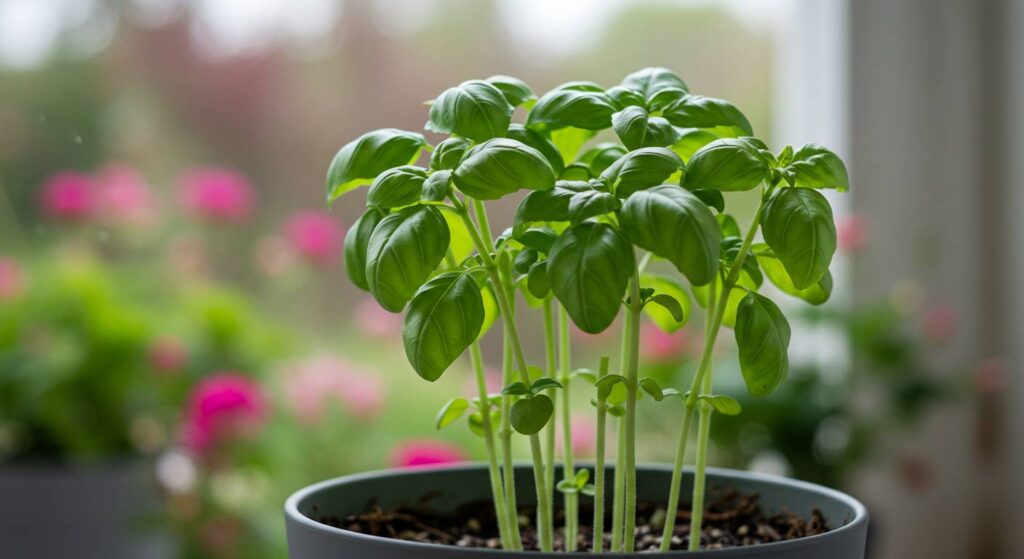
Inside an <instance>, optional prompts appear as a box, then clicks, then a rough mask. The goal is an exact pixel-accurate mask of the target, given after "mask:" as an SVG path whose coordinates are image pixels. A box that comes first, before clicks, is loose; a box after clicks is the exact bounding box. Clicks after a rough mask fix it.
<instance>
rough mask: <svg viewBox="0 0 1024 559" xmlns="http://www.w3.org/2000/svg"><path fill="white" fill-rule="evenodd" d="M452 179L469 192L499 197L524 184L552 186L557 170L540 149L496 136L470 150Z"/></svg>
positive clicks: (539, 187) (542, 187)
mask: <svg viewBox="0 0 1024 559" xmlns="http://www.w3.org/2000/svg"><path fill="white" fill-rule="evenodd" d="M452 180H453V182H454V183H455V186H457V187H458V188H459V190H461V191H462V192H464V193H465V194H466V195H467V196H472V197H474V198H478V199H480V200H496V199H498V198H501V197H502V196H505V195H506V194H511V193H512V192H515V191H517V190H519V189H521V188H527V189H531V190H547V189H550V188H552V187H553V186H554V185H555V171H554V169H552V168H551V164H550V163H548V161H547V159H545V158H544V156H543V155H542V154H541V153H540V152H539V151H537V150H535V149H533V148H531V147H529V146H527V145H526V144H523V143H522V142H517V141H515V140H510V139H508V138H495V139H493V140H488V141H486V142H484V143H482V144H480V145H477V146H476V147H474V148H473V149H471V150H469V151H468V152H467V153H466V156H465V157H464V158H463V160H462V163H459V166H458V168H456V169H455V174H454V175H452Z"/></svg>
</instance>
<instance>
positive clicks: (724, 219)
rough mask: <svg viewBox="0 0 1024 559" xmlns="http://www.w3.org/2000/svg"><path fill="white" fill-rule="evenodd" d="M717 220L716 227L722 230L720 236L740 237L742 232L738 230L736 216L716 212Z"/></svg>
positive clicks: (741, 240)
mask: <svg viewBox="0 0 1024 559" xmlns="http://www.w3.org/2000/svg"><path fill="white" fill-rule="evenodd" d="M709 192H718V191H717V190H711V191H709ZM715 219H717V220H718V228H719V229H720V230H721V231H722V238H723V239H724V238H726V237H735V238H737V239H740V237H742V236H743V233H742V232H741V231H740V224H739V223H737V222H736V218H735V217H733V216H731V215H729V214H718V215H716V216H715ZM742 243H743V239H740V244H742Z"/></svg>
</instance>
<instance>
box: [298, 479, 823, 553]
mask: <svg viewBox="0 0 1024 559" xmlns="http://www.w3.org/2000/svg"><path fill="white" fill-rule="evenodd" d="M558 500H559V501H560V500H561V499H558ZM607 506H608V508H609V509H610V508H611V503H608V505H607ZM533 517H534V511H533V510H532V509H520V526H521V533H522V538H523V546H524V548H525V549H528V550H536V549H537V532H536V529H535V527H534V526H533ZM664 518H665V506H664V505H658V504H655V503H647V502H641V503H639V504H638V506H637V528H636V551H647V550H656V549H658V548H659V546H660V545H661V533H662V529H663V527H664ZM317 520H318V521H320V522H322V523H324V524H327V525H329V526H334V527H336V528H343V529H345V530H351V531H353V532H359V533H362V534H369V535H374V536H382V537H385V538H395V539H401V540H410V541H417V542H423V543H433V544H442V545H455V546H459V547H476V548H492V549H499V548H501V542H500V540H499V539H498V534H497V529H496V527H495V520H494V508H493V506H492V505H491V503H490V502H487V501H482V502H476V503H471V504H467V505H464V506H463V507H461V508H459V509H458V510H456V511H455V512H454V513H448V514H442V513H438V512H437V511H436V510H434V509H433V508H432V507H431V506H430V498H429V497H428V498H425V499H423V500H421V502H420V503H417V504H409V505H403V506H400V507H398V508H395V509H392V510H384V509H381V508H380V507H378V506H376V505H370V506H369V507H368V508H367V512H364V513H362V514H354V515H351V516H348V517H346V518H343V519H342V518H337V517H334V516H323V517H319V518H317ZM592 521H593V512H592V509H591V507H590V505H589V504H581V505H580V539H579V545H578V549H579V550H580V551H588V550H590V549H592V548H593V533H592V531H591V526H590V524H591V523H592ZM564 524H565V518H564V515H563V514H562V512H561V511H556V514H555V526H556V527H557V528H561V527H562V526H564ZM606 531H607V526H606ZM828 531H829V526H828V525H827V523H826V522H825V518H824V517H823V516H822V514H821V512H820V511H818V510H817V509H815V510H813V511H812V512H811V516H810V518H803V517H801V516H798V515H796V514H794V513H792V512H790V511H788V510H783V511H780V512H776V513H774V514H767V513H766V512H765V511H764V510H762V509H761V505H760V502H759V498H758V495H756V494H752V495H747V494H742V493H739V492H737V491H732V490H730V491H721V492H718V493H717V494H714V495H712V500H711V504H710V506H709V507H707V512H706V513H705V514H704V526H703V530H702V533H701V545H702V547H704V548H711V549H715V548H723V547H738V546H745V545H756V544H762V543H770V542H778V541H784V540H792V539H797V538H802V537H805V536H813V535H815V534H823V533H825V532H828ZM610 543H611V537H610V536H608V535H607V534H606V536H605V545H604V549H605V551H607V550H608V548H609V546H610ZM689 543H690V511H689V510H688V507H684V509H683V510H680V511H679V513H678V520H677V521H676V526H675V533H674V536H673V537H672V549H680V550H682V549H686V548H687V547H688V546H689ZM555 548H556V549H558V550H562V549H564V548H565V539H564V536H563V534H562V533H561V530H560V529H558V530H556V535H555Z"/></svg>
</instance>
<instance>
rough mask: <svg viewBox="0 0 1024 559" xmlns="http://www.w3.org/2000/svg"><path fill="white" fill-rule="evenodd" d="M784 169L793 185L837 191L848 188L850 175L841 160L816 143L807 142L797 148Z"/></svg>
mask: <svg viewBox="0 0 1024 559" xmlns="http://www.w3.org/2000/svg"><path fill="white" fill-rule="evenodd" d="M786 170H787V171H788V172H789V173H790V175H789V176H791V177H792V181H791V182H790V184H792V185H793V186H800V187H807V188H834V189H836V190H838V191H839V192H846V191H847V190H849V189H850V177H849V175H847V173H846V165H845V164H844V163H843V160H842V159H840V158H839V156H838V155H836V154H835V153H833V152H831V151H829V150H828V149H826V148H825V147H823V146H819V145H818V144H807V145H805V146H803V147H802V148H800V149H799V150H797V152H796V153H794V154H793V155H792V162H790V163H789V164H788V165H787V166H786Z"/></svg>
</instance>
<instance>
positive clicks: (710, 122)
mask: <svg viewBox="0 0 1024 559" xmlns="http://www.w3.org/2000/svg"><path fill="white" fill-rule="evenodd" d="M661 114H662V116H664V117H665V118H666V119H667V120H668V121H669V122H671V123H672V124H673V125H675V126H679V127H681V128H715V127H717V126H732V127H733V128H735V129H736V130H738V131H740V132H742V133H743V134H745V135H747V136H752V135H753V134H754V130H753V129H752V128H751V126H750V121H748V120H747V117H745V116H743V113H742V112H740V110H739V109H737V108H736V106H735V105H733V104H732V103H730V102H728V101H725V100H722V99H715V98H713V97H704V96H703V95H687V96H685V97H680V98H679V99H677V100H676V101H675V102H674V103H672V104H670V105H668V106H667V107H665V108H663V109H662V111H661Z"/></svg>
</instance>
